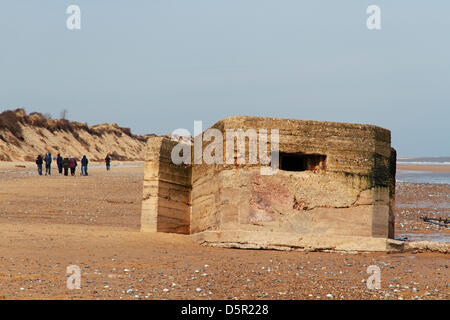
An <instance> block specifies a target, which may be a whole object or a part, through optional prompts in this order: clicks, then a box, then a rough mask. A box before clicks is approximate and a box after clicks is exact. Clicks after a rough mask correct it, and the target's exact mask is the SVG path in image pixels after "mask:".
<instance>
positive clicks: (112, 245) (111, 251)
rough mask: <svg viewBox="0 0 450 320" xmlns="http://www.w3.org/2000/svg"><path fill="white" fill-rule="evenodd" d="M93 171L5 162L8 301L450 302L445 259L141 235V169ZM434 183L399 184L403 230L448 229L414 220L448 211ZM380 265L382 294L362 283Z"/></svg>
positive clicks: (3, 288)
mask: <svg viewBox="0 0 450 320" xmlns="http://www.w3.org/2000/svg"><path fill="white" fill-rule="evenodd" d="M23 165H25V167H23ZM99 165H101V164H99ZM89 173H90V175H89V176H88V177H81V176H79V172H77V175H76V176H75V177H71V176H69V177H64V176H59V175H52V176H51V177H48V176H47V177H46V176H41V177H40V176H37V175H36V172H35V166H34V165H33V164H21V163H13V164H12V163H0V299H314V300H318V299H448V297H449V295H448V293H449V287H448V279H449V275H450V271H449V269H448V265H449V260H448V255H446V254H438V253H416V254H415V253H411V252H409V253H401V254H385V253H370V254H341V253H323V252H309V253H308V252H296V251H291V252H282V251H272V250H238V249H224V248H210V247H203V246H200V245H198V244H197V243H194V242H193V241H191V240H190V239H189V238H188V237H186V236H182V235H175V234H160V233H158V234H152V233H140V232H139V217H140V206H141V203H140V201H141V199H140V198H141V192H142V179H143V167H136V166H135V167H131V164H130V166H127V163H123V164H122V167H121V168H115V167H113V168H112V170H111V171H110V172H106V170H105V169H104V168H101V167H99V168H91V169H90V170H89ZM425 185H426V184H404V183H399V184H397V198H398V201H397V204H398V205H399V206H398V209H397V217H396V218H397V222H396V232H397V233H401V232H411V230H412V231H413V232H417V233H422V232H428V231H429V232H441V231H442V230H439V229H437V230H435V229H426V228H427V227H428V225H427V224H424V223H420V221H419V222H417V219H416V218H417V216H418V215H419V214H421V213H422V212H423V210H430V211H431V210H434V209H431V208H416V207H414V205H415V204H416V203H417V201H420V200H425V199H427V201H428V200H429V201H430V203H431V204H432V205H431V207H436V204H442V203H443V201H446V199H447V200H448V198H446V196H447V197H448V195H449V194H450V190H449V186H446V185H443V186H436V185H431V186H425ZM429 194H433V195H436V196H432V197H429ZM418 195H419V196H418ZM428 198H430V199H428ZM433 204H434V205H433ZM402 206H403V207H402ZM405 206H406V207H405ZM408 206H411V208H409V207H408ZM444 207H445V206H444ZM443 210H447V209H446V208H444V209H443ZM402 211H404V212H403V213H402ZM419 211H420V212H419ZM410 212H412V213H410ZM443 212H444V211H443ZM445 212H448V211H445ZM413 222H414V223H416V222H417V225H415V224H414V223H413ZM401 224H403V226H402V225H401ZM414 226H415V227H416V229H414ZM72 264H74V265H78V266H79V267H81V276H82V278H81V285H82V286H81V289H80V290H69V289H67V287H66V281H67V276H68V275H67V274H66V268H67V266H69V265H72ZM372 264H374V265H377V266H379V267H380V269H381V289H380V290H375V291H373V290H369V289H367V287H366V284H365V282H364V281H366V279H367V278H368V277H369V275H368V274H367V273H366V270H367V266H369V265H372ZM198 289H200V290H198ZM327 295H328V296H327Z"/></svg>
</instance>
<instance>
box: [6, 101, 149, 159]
mask: <svg viewBox="0 0 450 320" xmlns="http://www.w3.org/2000/svg"><path fill="white" fill-rule="evenodd" d="M146 139H147V136H139V135H135V134H132V133H131V132H130V129H128V128H122V127H119V126H118V125H117V124H116V123H113V124H100V125H94V126H88V125H87V124H85V123H80V122H71V121H68V120H66V119H57V120H56V119H49V118H47V117H45V116H44V115H42V114H40V113H37V112H34V113H30V114H26V112H25V110H23V109H17V110H14V111H11V110H7V111H4V112H2V113H1V114H0V161H34V159H35V158H36V156H37V155H38V154H45V153H46V152H51V153H52V154H53V155H56V154H58V153H61V155H63V156H70V155H72V156H75V157H77V158H81V156H83V155H86V156H87V157H88V158H89V159H90V160H91V161H95V160H103V159H104V158H105V156H106V154H110V155H112V158H113V159H116V160H143V159H144V146H145V143H146Z"/></svg>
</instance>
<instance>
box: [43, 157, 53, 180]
mask: <svg viewBox="0 0 450 320" xmlns="http://www.w3.org/2000/svg"><path fill="white" fill-rule="evenodd" d="M44 161H45V175H47V174H48V175H49V176H50V175H51V174H52V173H51V168H52V154H51V153H50V152H49V153H47V154H46V155H45V158H44Z"/></svg>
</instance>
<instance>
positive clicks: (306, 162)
mask: <svg viewBox="0 0 450 320" xmlns="http://www.w3.org/2000/svg"><path fill="white" fill-rule="evenodd" d="M326 159H327V156H325V155H321V154H303V153H285V152H280V169H281V170H285V171H306V170H310V171H314V172H317V171H325V160H326Z"/></svg>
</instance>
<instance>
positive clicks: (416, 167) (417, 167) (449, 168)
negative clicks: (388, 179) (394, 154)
mask: <svg viewBox="0 0 450 320" xmlns="http://www.w3.org/2000/svg"><path fill="white" fill-rule="evenodd" d="M397 169H398V170H414V171H432V172H450V166H448V165H410V164H397Z"/></svg>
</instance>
